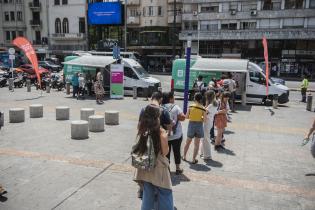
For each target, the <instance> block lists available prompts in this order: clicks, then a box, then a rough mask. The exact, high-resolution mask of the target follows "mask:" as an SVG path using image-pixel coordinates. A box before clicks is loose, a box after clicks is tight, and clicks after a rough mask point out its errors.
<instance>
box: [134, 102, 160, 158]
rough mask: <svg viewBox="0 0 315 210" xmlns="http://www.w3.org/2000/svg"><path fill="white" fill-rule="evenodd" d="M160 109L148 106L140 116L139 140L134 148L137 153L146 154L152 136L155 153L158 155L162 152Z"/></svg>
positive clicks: (151, 105)
mask: <svg viewBox="0 0 315 210" xmlns="http://www.w3.org/2000/svg"><path fill="white" fill-rule="evenodd" d="M159 118H160V108H159V107H158V106H156V105H153V104H150V105H148V106H146V108H145V109H144V111H143V113H142V114H141V116H140V121H139V126H138V134H137V137H138V139H139V141H138V143H137V145H136V146H135V148H134V151H133V152H135V153H138V154H141V155H142V154H144V153H145V152H146V150H147V141H148V136H149V135H150V136H151V138H152V141H153V147H154V152H155V154H156V155H158V154H159V152H160V151H161V142H160V120H159Z"/></svg>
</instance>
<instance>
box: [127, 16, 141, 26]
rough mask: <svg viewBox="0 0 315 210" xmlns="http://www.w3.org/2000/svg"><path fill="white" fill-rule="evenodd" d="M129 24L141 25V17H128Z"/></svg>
mask: <svg viewBox="0 0 315 210" xmlns="http://www.w3.org/2000/svg"><path fill="white" fill-rule="evenodd" d="M127 24H128V25H139V24H140V17H139V16H138V17H128V19H127Z"/></svg>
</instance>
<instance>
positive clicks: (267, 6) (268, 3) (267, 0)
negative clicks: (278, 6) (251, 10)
mask: <svg viewBox="0 0 315 210" xmlns="http://www.w3.org/2000/svg"><path fill="white" fill-rule="evenodd" d="M262 4H263V5H262V9H263V10H272V1H271V0H264V1H262Z"/></svg>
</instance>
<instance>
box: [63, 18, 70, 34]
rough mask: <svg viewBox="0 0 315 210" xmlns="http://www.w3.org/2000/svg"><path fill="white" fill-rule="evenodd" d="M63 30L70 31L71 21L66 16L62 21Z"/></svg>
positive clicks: (64, 31) (65, 32)
mask: <svg viewBox="0 0 315 210" xmlns="http://www.w3.org/2000/svg"><path fill="white" fill-rule="evenodd" d="M62 31H63V33H64V34H67V33H69V22H68V18H64V19H63V21H62Z"/></svg>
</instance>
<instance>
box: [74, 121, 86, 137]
mask: <svg viewBox="0 0 315 210" xmlns="http://www.w3.org/2000/svg"><path fill="white" fill-rule="evenodd" d="M71 138H72V139H87V138H89V123H88V122H87V121H85V120H76V121H72V122H71Z"/></svg>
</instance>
